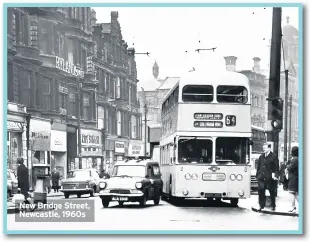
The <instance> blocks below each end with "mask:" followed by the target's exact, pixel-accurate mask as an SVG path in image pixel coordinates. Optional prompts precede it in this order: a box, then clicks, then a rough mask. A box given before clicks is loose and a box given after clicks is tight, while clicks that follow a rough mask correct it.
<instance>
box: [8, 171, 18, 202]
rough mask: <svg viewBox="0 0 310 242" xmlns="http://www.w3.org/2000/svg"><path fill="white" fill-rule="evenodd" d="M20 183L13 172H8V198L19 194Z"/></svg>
mask: <svg viewBox="0 0 310 242" xmlns="http://www.w3.org/2000/svg"><path fill="white" fill-rule="evenodd" d="M17 188H18V181H17V178H16V176H15V174H14V172H13V171H12V170H8V171H7V192H8V198H9V197H12V195H13V194H15V193H16V192H17Z"/></svg>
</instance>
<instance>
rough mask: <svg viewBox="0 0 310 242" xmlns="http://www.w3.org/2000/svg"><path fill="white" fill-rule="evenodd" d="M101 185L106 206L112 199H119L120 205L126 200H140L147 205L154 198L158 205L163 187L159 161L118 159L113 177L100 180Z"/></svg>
mask: <svg viewBox="0 0 310 242" xmlns="http://www.w3.org/2000/svg"><path fill="white" fill-rule="evenodd" d="M99 187H100V192H99V196H100V198H101V200H102V205H103V207H105V208H106V207H108V206H109V203H110V202H111V201H117V202H118V203H119V205H120V206H122V205H123V204H124V202H139V204H140V206H145V204H146V202H147V201H148V200H153V201H154V204H155V205H158V204H159V202H160V198H161V194H162V189H163V181H162V179H161V173H160V168H159V163H158V162H155V161H152V160H149V159H146V160H140V159H133V160H126V161H118V162H117V163H116V164H115V165H114V167H113V171H112V175H111V177H110V178H109V179H107V180H105V181H104V182H100V184H99Z"/></svg>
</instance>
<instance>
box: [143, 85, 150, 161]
mask: <svg viewBox="0 0 310 242" xmlns="http://www.w3.org/2000/svg"><path fill="white" fill-rule="evenodd" d="M141 89H142V92H143V96H144V98H143V102H144V106H143V107H144V155H145V156H146V144H147V141H146V138H147V135H146V133H147V112H148V109H147V105H146V95H145V91H144V88H143V87H141Z"/></svg>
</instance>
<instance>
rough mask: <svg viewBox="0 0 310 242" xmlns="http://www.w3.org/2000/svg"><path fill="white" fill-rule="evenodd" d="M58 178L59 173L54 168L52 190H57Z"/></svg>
mask: <svg viewBox="0 0 310 242" xmlns="http://www.w3.org/2000/svg"><path fill="white" fill-rule="evenodd" d="M59 180H60V174H59V172H58V171H57V169H56V168H54V171H53V173H52V188H53V189H54V192H55V193H56V192H58V190H59Z"/></svg>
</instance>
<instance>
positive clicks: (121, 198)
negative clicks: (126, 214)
mask: <svg viewBox="0 0 310 242" xmlns="http://www.w3.org/2000/svg"><path fill="white" fill-rule="evenodd" d="M112 201H128V197H112Z"/></svg>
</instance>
